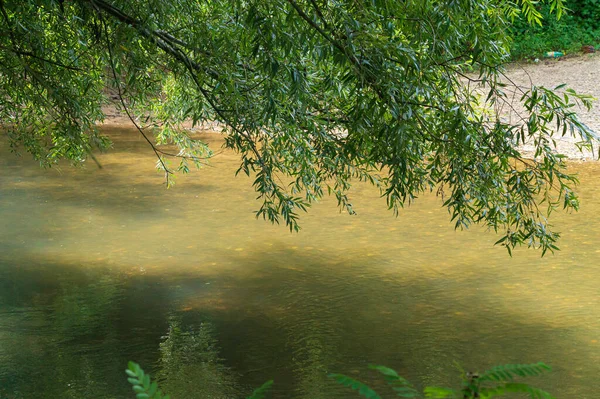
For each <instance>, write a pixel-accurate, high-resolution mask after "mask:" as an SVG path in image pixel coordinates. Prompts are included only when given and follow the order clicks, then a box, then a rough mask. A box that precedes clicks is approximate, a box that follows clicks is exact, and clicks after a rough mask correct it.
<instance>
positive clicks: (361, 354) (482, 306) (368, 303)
mask: <svg viewBox="0 0 600 399" xmlns="http://www.w3.org/2000/svg"><path fill="white" fill-rule="evenodd" d="M332 258H333V259H337V260H335V261H330V260H331V258H329V259H330V260H329V261H328V260H327V259H324V260H323V261H321V260H320V259H319V258H318V257H315V256H305V255H303V254H301V253H299V252H298V251H290V250H287V249H285V248H283V247H279V248H278V247H274V249H273V250H272V251H271V252H270V253H268V254H265V253H256V254H253V255H251V256H247V257H245V259H244V260H241V259H237V261H238V262H243V264H241V265H240V269H239V270H242V271H245V272H241V273H237V274H233V273H232V274H229V275H222V276H221V277H220V278H219V279H217V281H213V282H212V284H213V285H214V286H213V287H212V289H214V290H217V291H218V292H214V294H209V295H208V296H207V295H205V294H202V295H198V296H195V295H194V294H193V291H190V295H189V297H188V298H187V300H186V301H187V304H186V308H187V309H188V312H189V314H188V317H190V316H191V315H193V314H194V313H198V314H201V315H205V316H208V317H210V319H211V321H212V322H213V323H214V325H215V326H216V330H217V332H218V337H219V342H220V343H221V346H222V351H223V352H222V353H223V357H224V358H225V359H226V361H227V363H228V364H229V365H230V366H232V367H233V368H235V369H236V370H237V371H239V372H240V373H242V374H243V378H242V380H243V382H244V383H245V385H248V386H258V385H259V384H261V383H262V382H264V381H265V380H267V379H269V378H274V379H275V380H276V382H277V384H276V385H275V387H274V394H275V395H274V397H281V398H283V397H294V398H296V397H297V398H309V397H310V398H315V397H346V395H347V394H348V393H347V392H343V391H342V392H340V390H339V389H337V388H336V387H335V386H334V385H333V384H332V383H331V381H328V380H327V379H326V377H325V376H326V373H327V372H333V371H335V372H344V373H349V374H357V375H363V374H364V371H365V370H366V366H367V364H369V363H377V364H385V365H387V366H390V367H393V368H396V369H397V370H398V371H399V372H400V373H401V374H402V375H404V376H406V377H408V378H410V379H412V381H414V382H415V383H417V384H419V385H421V386H423V385H426V384H441V385H449V386H451V385H456V383H457V377H458V374H459V373H458V371H457V370H454V369H453V368H452V363H453V362H454V361H456V362H458V363H459V364H460V365H462V366H463V367H465V368H467V369H471V370H482V369H485V368H488V367H491V366H494V365H497V364H503V363H529V362H537V361H540V360H543V361H545V362H547V363H549V364H551V365H554V367H555V372H554V373H553V374H552V375H551V376H549V377H548V378H545V379H539V381H540V384H541V385H542V386H543V387H545V388H547V389H549V390H551V391H552V392H554V393H555V394H556V395H557V396H559V397H561V396H568V395H571V394H575V393H577V394H578V395H580V397H585V396H581V393H582V392H586V389H588V388H587V387H585V386H581V385H579V384H578V379H581V378H585V375H587V376H588V377H591V375H593V374H594V373H597V372H598V371H600V370H598V366H597V364H598V363H597V361H596V360H597V359H593V358H591V357H589V356H588V353H587V351H585V350H581V349H579V350H574V348H582V347H585V346H586V343H584V342H576V341H577V339H578V338H577V337H578V334H577V331H575V330H574V329H573V328H570V327H557V326H555V325H551V324H547V323H545V322H544V320H543V318H540V319H535V318H533V319H532V318H530V317H524V316H523V315H522V314H520V312H519V311H518V310H517V309H511V308H510V307H507V306H505V305H504V304H503V302H502V300H503V299H502V297H498V296H495V295H490V294H489V292H488V290H487V287H486V281H493V280H490V279H486V278H485V277H486V276H478V275H473V276H469V277H467V278H465V279H463V280H461V281H453V280H452V279H447V278H444V277H443V276H440V277H439V278H422V279H420V278H417V279H410V280H403V279H402V278H391V277H389V276H387V277H386V276H385V268H386V267H387V266H386V265H385V264H384V261H381V260H379V259H373V258H371V257H363V258H355V259H345V257H344V255H343V254H334V256H332ZM282 259H285V261H284V262H282ZM379 262H381V263H382V264H380V265H378V263H379ZM473 267H476V265H473ZM378 270H379V273H378ZM188 283H189V284H192V285H193V284H194V283H193V282H191V281H189V282H188ZM212 295H216V297H212V298H211V296H212ZM456 309H460V310H459V311H457V310H456ZM594 364H596V365H594ZM582 365H588V366H589V369H588V370H583V369H582V368H581V366H582ZM367 376H368V377H367V378H371V377H373V376H372V375H368V374H367ZM290 392H291V393H292V394H291V395H290ZM589 395H592V393H591V392H590V393H589ZM590 397H591V396H590Z"/></svg>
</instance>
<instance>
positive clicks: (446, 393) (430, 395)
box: [423, 387, 458, 399]
mask: <svg viewBox="0 0 600 399" xmlns="http://www.w3.org/2000/svg"><path fill="white" fill-rule="evenodd" d="M423 392H424V393H425V397H426V398H427V399H444V398H457V397H458V395H457V393H456V391H455V390H453V389H450V388H439V387H427V388H425V389H424V390H423Z"/></svg>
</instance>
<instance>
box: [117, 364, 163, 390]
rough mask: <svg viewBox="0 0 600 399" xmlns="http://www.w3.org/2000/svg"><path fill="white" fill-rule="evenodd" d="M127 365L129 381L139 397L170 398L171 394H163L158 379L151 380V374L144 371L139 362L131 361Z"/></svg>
mask: <svg viewBox="0 0 600 399" xmlns="http://www.w3.org/2000/svg"><path fill="white" fill-rule="evenodd" d="M127 366H128V369H127V370H125V372H126V373H127V375H128V376H129V378H127V381H129V383H130V384H131V385H132V387H133V390H134V392H135V393H136V397H137V399H169V395H164V396H163V393H162V392H161V390H160V389H158V384H157V383H156V381H151V380H150V376H149V375H148V374H146V373H144V370H142V368H141V367H140V365H139V364H137V363H134V362H129V363H128V364H127Z"/></svg>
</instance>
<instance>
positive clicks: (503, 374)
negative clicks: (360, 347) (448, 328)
mask: <svg viewBox="0 0 600 399" xmlns="http://www.w3.org/2000/svg"><path fill="white" fill-rule="evenodd" d="M370 368H371V369H373V370H375V371H377V372H379V373H380V374H381V375H382V376H383V377H384V380H385V382H386V385H387V388H388V390H390V391H391V392H392V393H393V396H399V397H401V398H413V399H418V398H428V399H444V398H448V399H491V398H495V397H498V396H504V395H506V394H513V393H517V394H525V395H527V396H528V397H529V398H531V399H553V396H552V395H550V394H549V393H548V392H546V391H544V390H542V389H539V388H535V387H532V386H530V385H529V384H526V383H522V382H517V381H515V379H518V378H519V377H520V378H523V377H531V376H537V375H540V374H542V373H544V372H546V371H549V370H550V367H548V366H547V365H545V364H544V363H535V364H508V365H502V366H496V367H494V368H492V369H490V370H487V371H484V372H483V373H481V374H480V373H472V372H465V371H462V372H461V379H462V384H461V388H460V389H451V388H442V387H434V386H430V387H426V388H424V389H423V394H421V393H419V391H418V390H417V389H416V388H415V387H414V386H413V385H412V384H411V383H410V382H408V381H407V380H406V379H404V378H402V377H400V376H399V375H398V373H397V372H396V371H395V370H393V369H390V368H388V367H385V366H376V365H374V366H370ZM125 371H126V373H127V375H128V381H129V383H130V384H131V385H132V387H133V391H134V392H135V393H136V397H137V398H138V399H169V398H170V396H169V395H164V394H163V392H162V391H161V389H160V388H159V387H158V384H157V382H156V381H152V380H151V379H150V376H149V375H148V374H146V373H145V372H144V370H143V369H142V368H141V367H140V366H139V364H137V363H134V362H129V365H128V368H127V370H125ZM329 377H330V378H331V379H333V380H334V381H335V382H336V383H338V384H340V385H342V386H345V387H348V388H350V389H352V390H354V391H357V392H358V394H359V395H360V396H362V397H364V398H366V399H381V396H380V395H379V394H378V393H377V392H376V391H375V390H374V389H373V388H371V387H370V386H369V385H367V384H365V383H363V382H361V381H358V380H356V379H354V378H352V377H348V376H346V375H343V374H330V375H329ZM201 384H202V383H201V382H198V381H190V384H189V385H190V392H192V391H193V390H194V389H195V388H194V386H198V385H201ZM271 385H273V381H267V382H265V383H264V384H263V385H262V386H261V387H259V388H257V389H255V390H254V392H253V393H252V394H251V395H250V396H248V397H247V398H246V399H264V398H265V396H266V394H267V392H268V390H269V388H270V387H271Z"/></svg>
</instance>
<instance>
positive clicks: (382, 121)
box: [0, 0, 593, 252]
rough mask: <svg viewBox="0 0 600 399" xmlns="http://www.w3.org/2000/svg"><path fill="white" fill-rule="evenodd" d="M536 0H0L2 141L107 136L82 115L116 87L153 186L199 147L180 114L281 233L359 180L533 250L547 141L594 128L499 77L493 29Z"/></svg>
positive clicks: (552, 195)
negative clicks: (211, 137) (433, 200)
mask: <svg viewBox="0 0 600 399" xmlns="http://www.w3.org/2000/svg"><path fill="white" fill-rule="evenodd" d="M537 3H538V2H534V1H533V0H520V1H517V2H516V3H514V2H508V1H501V0H403V1H398V0H370V1H355V0H269V1H265V0H207V1H202V2H199V1H195V0H148V1H130V0H127V1H125V0H73V1H64V0H0V19H1V20H2V24H0V32H1V34H0V88H1V89H0V90H1V92H0V93H1V94H0V123H1V124H3V125H4V126H5V129H6V130H5V131H6V132H7V133H8V135H9V137H10V140H11V144H12V146H13V148H14V149H15V151H18V150H19V148H22V149H24V150H25V151H28V152H30V153H31V154H33V156H34V157H35V158H36V159H38V160H39V161H40V162H41V163H42V164H44V165H51V164H53V163H55V162H57V161H58V160H59V159H65V158H66V159H69V160H71V161H73V162H74V163H80V162H83V161H84V160H85V159H86V158H87V157H88V156H90V155H91V154H92V150H94V149H95V148H100V149H105V148H108V147H109V145H110V143H109V141H108V140H107V139H106V138H105V137H103V136H102V135H101V132H99V130H98V129H97V127H96V125H95V124H96V123H97V122H98V121H101V120H102V119H103V118H104V113H103V108H102V107H103V105H105V104H106V103H108V102H109V101H110V99H111V98H112V97H111V96H109V95H108V93H116V94H117V96H116V98H117V100H116V105H117V106H118V107H120V108H121V109H122V110H123V111H125V112H127V114H128V115H130V117H131V119H132V121H137V122H135V123H136V127H137V128H138V130H139V132H140V133H141V134H142V135H144V137H145V138H146V139H147V140H148V143H149V145H150V146H151V148H152V149H153V150H154V151H155V153H156V155H157V157H158V167H159V169H161V170H162V171H164V173H165V175H166V180H167V183H170V182H171V181H172V175H173V173H175V172H176V171H182V172H184V173H185V172H187V171H188V169H189V166H188V165H189V164H196V165H197V166H200V165H202V164H203V162H205V159H206V158H208V157H210V155H211V152H210V150H209V149H208V147H207V146H206V145H205V144H203V143H202V142H200V141H199V140H197V139H196V138H195V137H194V136H193V135H192V134H191V133H190V131H186V130H185V129H182V128H181V123H182V122H184V121H186V120H191V121H193V122H194V123H195V124H199V123H202V122H206V121H211V122H218V123H221V124H222V125H224V126H225V127H226V134H225V143H226V144H225V145H226V146H227V147H229V148H231V149H233V150H235V151H237V152H238V153H239V154H240V156H241V163H240V169H239V172H243V173H246V174H248V175H251V176H253V177H254V178H255V180H254V183H253V185H254V188H255V189H256V191H257V192H258V194H259V198H260V200H261V201H262V204H261V206H260V208H259V210H258V212H257V215H258V216H259V217H264V218H265V219H268V220H270V221H272V222H277V223H279V222H280V221H283V222H284V223H285V224H286V225H287V226H289V228H290V230H298V229H299V225H298V212H299V211H304V210H306V208H307V207H308V206H310V204H311V203H312V202H313V201H315V200H317V199H319V198H320V197H322V196H323V195H324V194H326V193H329V194H332V195H335V197H336V198H337V200H338V203H339V205H340V207H341V208H342V209H347V211H348V212H349V213H353V212H354V210H353V209H352V204H351V201H350V199H349V197H348V190H349V188H350V185H351V181H352V180H357V179H358V180H363V181H369V182H371V183H372V184H373V185H375V186H376V187H377V188H378V189H379V190H381V193H382V195H383V196H385V198H386V199H387V204H388V206H389V208H390V209H392V210H393V211H394V213H398V211H399V209H400V208H402V207H403V206H405V205H406V204H409V203H410V202H411V201H413V200H414V199H415V198H416V197H417V196H418V195H420V194H421V193H423V192H425V191H430V190H431V191H436V192H437V193H438V194H440V195H441V198H442V201H443V204H444V206H446V207H447V208H448V210H449V212H450V215H451V218H452V220H453V221H454V223H455V224H456V227H457V228H461V227H465V226H469V225H470V224H472V223H482V224H484V225H487V226H489V227H490V228H492V229H494V230H497V231H501V232H502V233H503V235H502V238H501V239H500V240H499V241H498V242H499V243H501V244H502V245H505V246H506V247H507V248H508V249H509V251H510V250H511V249H512V248H514V247H515V246H516V245H519V244H526V245H529V246H535V247H541V248H542V250H543V251H544V252H545V251H546V250H548V249H550V250H553V249H555V248H556V246H555V242H556V240H557V238H558V234H557V233H555V232H553V231H551V230H550V229H549V225H548V221H547V216H548V215H549V214H550V213H551V211H552V210H554V209H555V208H557V207H559V206H562V207H564V208H566V209H577V207H578V200H577V196H576V195H575V193H574V192H573V191H572V189H571V188H572V186H573V185H574V184H575V183H576V177H575V176H573V175H570V174H568V173H567V172H566V165H565V161H564V158H563V157H562V156H561V155H558V154H556V153H555V151H554V145H553V139H552V135H553V134H556V133H557V132H558V134H562V135H565V134H567V135H573V136H575V137H578V138H580V139H581V142H582V145H586V146H590V145H591V143H592V140H593V133H592V132H591V131H590V130H589V129H588V128H587V127H586V126H585V125H583V124H582V123H581V122H579V121H578V119H577V117H576V115H575V113H574V107H575V106H576V105H578V104H583V105H584V106H586V107H590V106H591V105H590V98H589V97H586V96H584V95H579V94H577V93H575V92H573V91H569V90H566V91H565V90H564V89H560V88H559V91H552V90H548V89H546V88H543V87H528V88H525V87H519V86H516V85H514V84H512V83H511V82H510V81H507V80H506V79H503V68H502V65H503V63H505V62H506V60H507V57H508V50H507V49H508V44H509V42H510V38H509V37H508V36H507V33H506V32H507V26H508V24H509V23H510V20H511V19H512V18H515V17H516V16H518V15H519V14H522V15H524V16H525V17H526V19H527V20H528V21H529V22H530V23H537V22H539V19H540V16H539V12H537V8H536V4H537ZM547 3H550V4H551V7H552V8H553V9H554V10H555V11H556V12H557V14H558V15H559V16H560V14H561V13H562V12H563V3H562V0H552V1H547ZM107 88H110V90H108V91H107ZM513 98H514V99H516V100H515V101H513ZM510 115H512V118H509V116H510ZM140 120H141V121H144V124H142V123H141V122H139V121H140ZM525 142H529V143H531V144H533V145H534V147H535V160H529V159H525V158H524V157H523V156H522V154H521V153H520V151H519V149H518V146H519V145H520V144H523V143H525ZM168 144H170V145H175V146H176V148H177V150H176V151H174V152H170V151H169V149H170V148H173V147H172V146H171V147H165V146H164V145H168ZM173 161H174V163H173Z"/></svg>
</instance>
